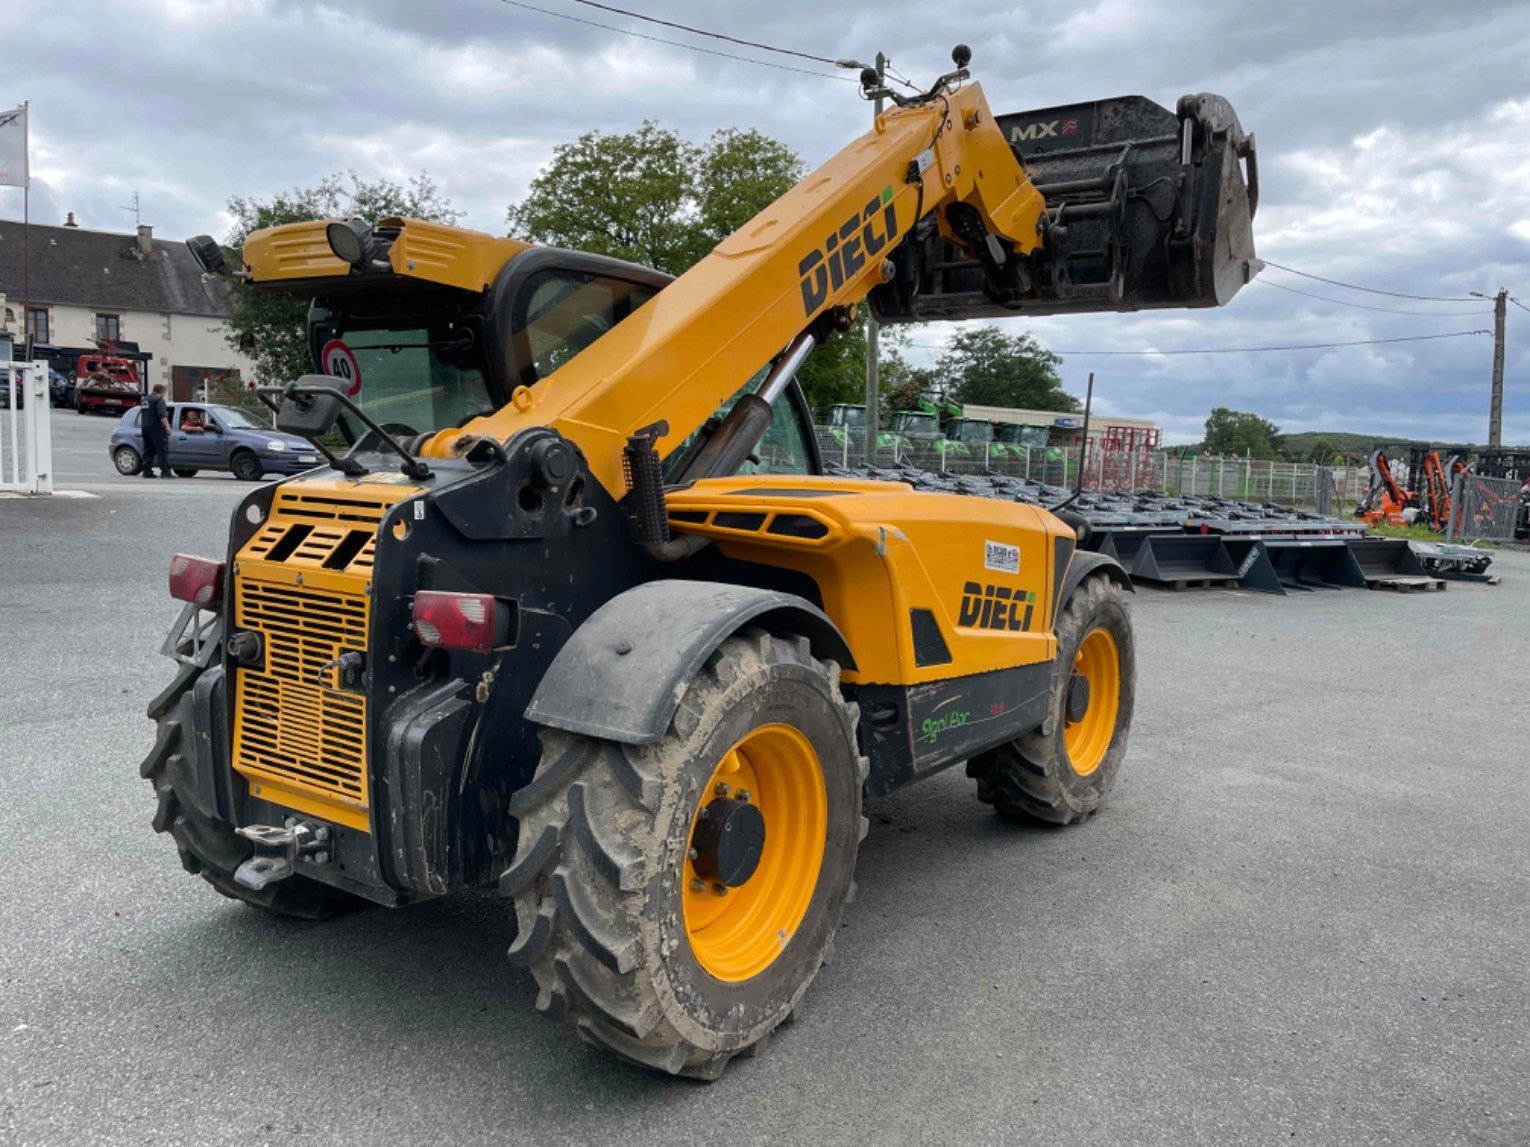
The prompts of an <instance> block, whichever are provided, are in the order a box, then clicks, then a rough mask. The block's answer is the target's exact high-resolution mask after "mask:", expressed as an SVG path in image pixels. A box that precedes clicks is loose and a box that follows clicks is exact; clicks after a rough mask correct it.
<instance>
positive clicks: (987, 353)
mask: <svg viewBox="0 0 1530 1147" xmlns="http://www.w3.org/2000/svg"><path fill="white" fill-rule="evenodd" d="M1061 363H1062V359H1061V358H1059V357H1058V356H1057V355H1055V354H1053V353H1052V352H1051V351H1049V350H1047V349H1046V347H1044V346H1042V345H1041V344H1040V343H1038V342H1037V341H1036V340H1035V338H1034V337H1033V336H1031V335H1028V334H1020V335H1006V334H1005V333H1004V332H1003V331H1000V330H999V329H998V328H996V327H972V328H969V329H967V330H962V331H958V332H957V333H956V334H955V336H954V337H953V338H952V339H951V342H950V343H949V344H948V345H947V347H946V350H945V351H944V352H942V354H941V356H940V358H939V360H938V361H937V362H936V364H935V377H936V381H937V383H938V385H939V386H940V387H941V388H942V389H943V390H944V391H945V392H946V393H947V394H948V395H950V397H951V398H952V399H953V400H955V401H956V402H960V403H968V402H972V403H977V404H978V405H979V406H1010V407H1018V408H1020V409H1025V410H1059V411H1073V410H1078V409H1079V408H1080V407H1079V401H1078V399H1076V398H1074V397H1073V396H1072V395H1071V394H1069V393H1068V392H1067V391H1065V390H1064V389H1063V388H1062V377H1061V376H1060V375H1059V374H1058V373H1057V368H1058V366H1059V365H1060V364H1061Z"/></svg>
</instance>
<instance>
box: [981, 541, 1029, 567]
mask: <svg viewBox="0 0 1530 1147" xmlns="http://www.w3.org/2000/svg"><path fill="white" fill-rule="evenodd" d="M983 565H984V567H985V568H987V569H991V570H997V571H998V572H999V573H1012V574H1017V573H1019V572H1020V547H1019V546H1008V545H1005V544H1004V543H1003V542H984V543H983Z"/></svg>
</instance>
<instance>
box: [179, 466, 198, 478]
mask: <svg viewBox="0 0 1530 1147" xmlns="http://www.w3.org/2000/svg"><path fill="white" fill-rule="evenodd" d="M175 476H176V477H177V478H195V477H196V476H197V472H196V471H195V470H186V469H183V468H181V467H180V466H177V467H176V468H175Z"/></svg>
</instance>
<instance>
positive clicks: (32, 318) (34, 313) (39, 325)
mask: <svg viewBox="0 0 1530 1147" xmlns="http://www.w3.org/2000/svg"><path fill="white" fill-rule="evenodd" d="M27 338H29V339H31V340H32V341H33V342H34V343H45V342H47V341H48V308H47V307H28V308H27Z"/></svg>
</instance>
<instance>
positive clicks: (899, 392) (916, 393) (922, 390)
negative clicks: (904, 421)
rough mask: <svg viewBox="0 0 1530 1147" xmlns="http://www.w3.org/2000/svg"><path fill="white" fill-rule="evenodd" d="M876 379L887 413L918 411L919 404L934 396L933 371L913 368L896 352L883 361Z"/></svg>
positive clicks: (917, 367) (921, 367)
mask: <svg viewBox="0 0 1530 1147" xmlns="http://www.w3.org/2000/svg"><path fill="white" fill-rule="evenodd" d="M877 377H878V381H879V382H880V383H881V388H882V393H883V394H885V395H886V396H887V403H886V408H887V411H888V412H889V413H891V412H893V411H897V410H918V409H919V404H920V403H921V402H927V401H930V400H931V399H932V398H933V397H934V395H935V391H936V383H935V372H934V370H932V369H931V368H929V367H923V366H913V365H912V364H910V363H909V362H907V361H905V359H904V358H903V356H902V355H901V354H899V353H898V352H897V351H896V350H895V351H893V352H892V353H891V354H890V355H887V356H886V357H885V358H884V359H883V361H882V365H881V369H880V370H879V371H878V375H877Z"/></svg>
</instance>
